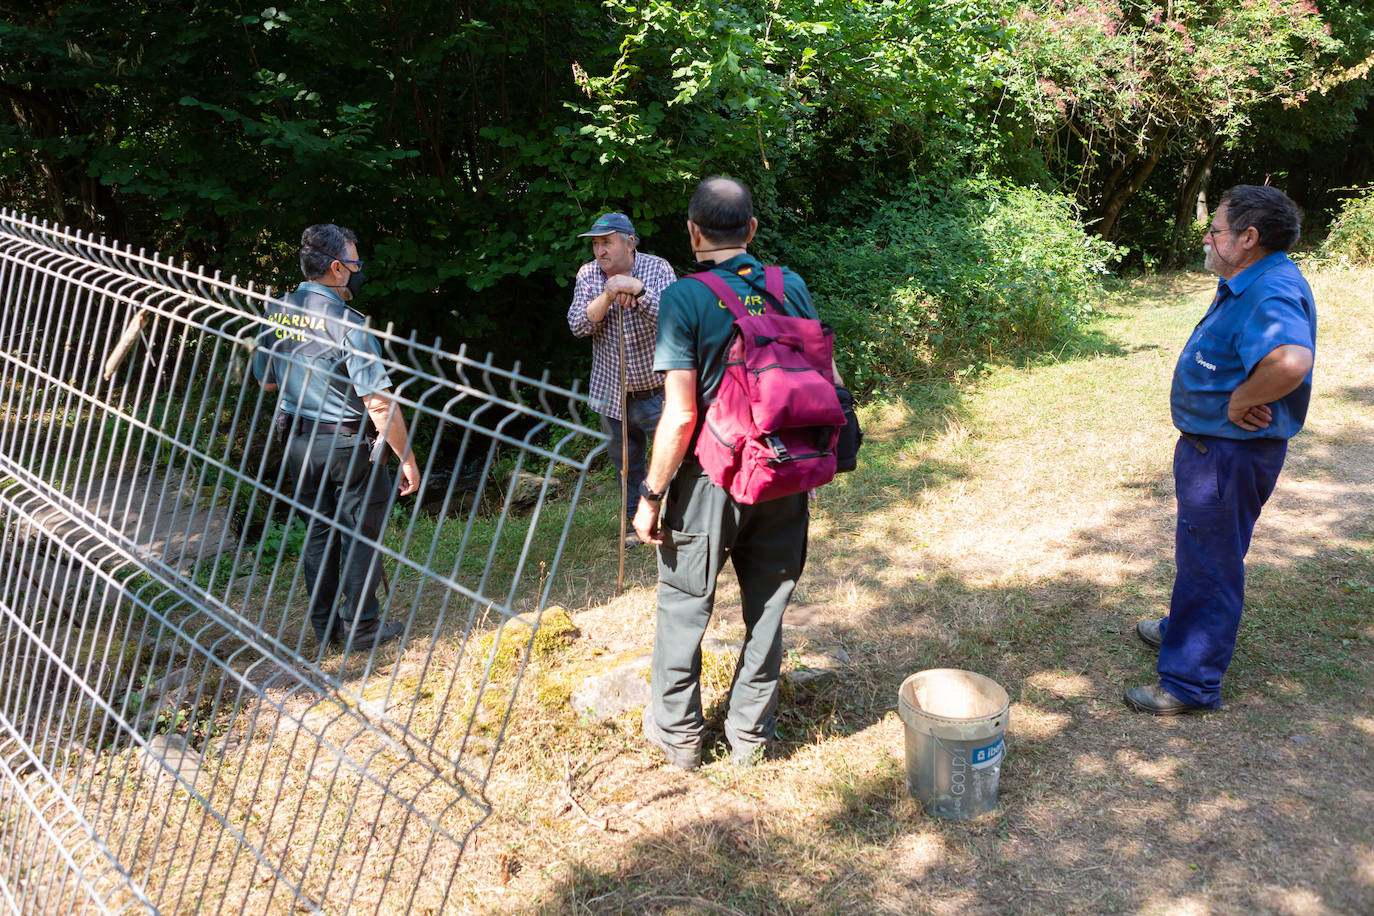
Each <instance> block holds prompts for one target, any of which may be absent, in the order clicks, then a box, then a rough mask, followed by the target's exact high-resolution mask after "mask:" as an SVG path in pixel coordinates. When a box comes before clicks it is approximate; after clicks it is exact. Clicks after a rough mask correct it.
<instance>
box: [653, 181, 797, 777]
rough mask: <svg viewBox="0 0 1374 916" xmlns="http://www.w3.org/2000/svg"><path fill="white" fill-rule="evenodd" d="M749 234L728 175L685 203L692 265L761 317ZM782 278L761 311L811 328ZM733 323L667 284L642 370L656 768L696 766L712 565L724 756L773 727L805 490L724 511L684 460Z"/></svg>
mask: <svg viewBox="0 0 1374 916" xmlns="http://www.w3.org/2000/svg"><path fill="white" fill-rule="evenodd" d="M758 225H759V222H758V220H757V219H755V218H754V206H753V200H752V197H751V196H750V193H749V189H748V188H747V187H746V186H745V185H744V184H742V183H741V182H738V181H734V180H732V179H729V178H721V177H714V178H707V179H706V180H705V181H703V182H702V183H701V185H700V187H698V188H697V191H696V193H695V194H694V195H693V196H692V200H691V203H690V204H689V205H688V209H687V233H688V237H689V239H690V241H691V245H692V253H693V257H695V258H696V259H697V260H698V262H699V263H703V262H704V263H705V264H708V265H711V266H713V268H714V271H715V273H716V274H717V275H719V276H720V277H721V278H722V279H723V280H724V281H725V282H726V283H728V284H729V285H730V286H731V287H732V288H733V289H734V290H736V291H737V292H738V293H739V294H740V297H741V298H742V299H743V300H744V301H745V302H746V303H747V304H748V306H749V307H750V308H751V309H754V308H759V309H761V308H762V301H763V300H762V299H761V296H762V295H763V294H764V286H763V265H762V264H761V263H760V262H759V261H758V259H756V258H755V257H754V256H753V255H751V254H749V252H748V246H749V242H750V241H751V240H752V239H753V237H754V233H755V232H756V231H757V230H758ZM783 280H784V285H783V302H781V303H776V304H773V307H774V308H776V309H778V310H779V311H782V312H783V313H784V314H788V315H793V316H797V317H805V318H816V317H818V316H817V314H816V306H815V305H814V304H813V303H812V301H811V295H810V293H809V292H807V289H806V284H805V283H803V282H802V279H801V277H799V276H797V275H796V274H795V273H793V272H792V271H790V270H787V269H786V268H784V269H783ZM756 303H757V304H756ZM734 320H735V319H734V316H733V315H732V314H731V312H730V311H729V310H728V309H726V308H725V306H723V305H722V304H721V302H720V300H719V299H718V298H716V294H715V293H713V292H711V290H710V288H709V287H707V286H706V285H705V284H704V283H701V282H700V281H698V280H691V279H684V280H679V281H678V282H676V283H674V284H673V285H672V286H670V287H668V289H667V290H666V291H665V292H664V293H663V302H662V305H661V306H660V308H659V315H658V347H657V349H656V351H655V356H654V368H656V369H661V370H663V371H664V382H665V385H664V394H665V401H664V407H663V419H662V420H661V421H660V422H659V425H658V431H657V433H656V434H655V436H654V448H653V455H652V457H651V458H650V461H649V470H648V473H647V474H646V475H645V478H644V485H643V486H642V487H641V489H640V493H639V496H640V499H639V507H638V511H637V512H636V514H635V530H636V531H637V532H638V533H639V536H640V537H641V538H643V539H644V540H645V541H647V542H649V543H651V544H657V545H659V556H658V619H657V623H656V625H655V629H654V651H653V661H652V665H651V669H650V677H649V680H650V686H651V691H652V695H653V702H652V703H651V704H650V705H649V707H648V708H646V709H645V710H644V717H643V729H644V736H645V738H646V739H647V740H648V741H649V743H650V744H652V745H654V746H655V747H657V748H658V749H659V750H661V751H663V753H664V754H665V755H666V756H667V760H668V763H670V764H672V765H673V766H676V767H680V768H682V769H688V770H690V769H694V768H695V767H697V766H698V765H699V764H700V763H701V753H702V743H703V732H704V730H705V721H704V717H703V714H702V708H701V640H702V637H703V636H704V635H705V634H706V627H707V624H709V623H710V620H711V611H712V608H713V607H714V605H715V596H716V579H717V577H718V576H719V575H720V571H721V568H722V567H723V566H724V565H725V561H726V560H727V559H729V560H730V562H731V563H732V564H733V565H734V567H735V574H736V575H737V576H738V578H739V584H740V603H741V605H742V607H741V610H742V612H743V615H744V625H745V637H744V647H743V649H741V650H740V657H739V662H738V663H737V665H736V667H735V676H734V680H733V681H732V682H731V685H730V698H729V704H728V711H727V713H726V717H725V738H726V741H728V742H729V744H730V756H731V759H732V760H733V761H734V762H735V763H736V764H738V765H742V766H748V765H751V764H753V763H755V762H757V761H758V760H760V759H761V758H762V757H763V754H764V751H765V749H766V746H767V743H768V742H769V741H770V740H771V739H772V737H773V733H774V730H775V728H776V715H775V713H776V710H777V705H778V674H779V671H780V670H781V667H782V616H783V611H784V610H786V608H787V602H788V601H789V600H790V599H791V597H792V590H793V589H794V588H795V587H796V585H797V579H798V578H800V576H801V572H802V566H803V565H804V563H805V561H806V535H807V525H808V522H809V510H808V508H807V502H806V500H807V495H806V494H805V493H797V494H794V495H792V496H784V497H782V498H780V499H771V500H768V501H766V502H761V503H755V504H753V505H745V504H743V503H739V502H736V501H735V500H734V499H733V498H732V497H731V496H730V494H729V493H728V492H726V491H725V490H724V489H722V488H721V487H718V486H716V485H715V484H713V483H711V479H710V478H709V477H707V476H706V472H705V471H703V470H702V468H701V464H700V463H698V461H697V459H696V455H695V454H694V451H693V449H694V445H695V443H696V437H697V436H698V434H700V433H701V422H700V421H701V418H702V417H704V416H705V413H706V407H707V405H708V404H710V403H711V401H712V400H714V399H715V396H716V391H717V389H718V388H719V387H720V383H721V379H722V378H723V377H724V375H725V358H726V352H727V349H728V347H729V343H730V337H731V334H732V331H733V329H734Z"/></svg>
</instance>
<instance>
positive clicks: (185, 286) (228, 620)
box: [0, 212, 604, 914]
mask: <svg viewBox="0 0 1374 916" xmlns="http://www.w3.org/2000/svg"><path fill="white" fill-rule="evenodd" d="M276 306H277V302H276V300H275V299H274V298H273V297H272V296H271V295H270V293H269V292H268V291H255V290H254V289H253V287H252V286H251V285H248V286H241V285H239V284H237V283H236V282H234V281H232V280H231V281H224V280H221V279H220V278H219V277H218V275H215V276H207V275H205V274H204V273H203V272H202V271H199V270H193V269H191V268H189V267H187V266H186V265H181V266H177V265H174V264H170V263H167V262H165V261H163V260H161V259H159V258H157V257H155V256H154V257H148V256H144V255H143V254H142V253H141V252H135V251H132V250H129V249H124V248H120V247H119V246H116V245H112V244H106V243H105V242H104V241H103V240H100V241H97V240H94V239H91V238H88V237H82V236H80V235H79V234H75V233H71V232H68V231H66V230H64V229H61V228H59V227H54V226H49V225H48V224H46V223H45V224H36V223H34V222H32V221H29V220H26V219H24V218H22V217H20V216H16V215H14V214H11V213H8V212H0V544H3V563H0V909H7V910H9V911H11V912H16V913H24V914H37V913H67V912H81V913H84V912H95V913H99V912H144V911H147V912H162V913H181V912H186V913H189V912H200V913H268V912H327V913H343V912H359V913H388V914H390V913H405V912H441V911H442V910H443V909H444V907H445V905H446V902H448V901H447V897H448V892H449V887H450V885H451V881H452V877H453V875H454V871H455V869H456V867H457V865H458V859H459V856H460V855H461V853H462V850H463V846H464V844H465V842H466V841H467V839H468V837H469V836H470V834H471V831H472V830H473V829H474V828H475V827H476V825H477V824H479V823H480V822H481V820H482V819H483V818H484V817H485V816H486V815H487V814H488V808H487V806H486V804H485V802H484V801H483V790H484V787H485V785H486V782H487V780H488V778H489V776H490V774H491V771H492V766H493V761H494V758H495V755H496V751H497V748H498V746H499V745H500V742H501V738H502V735H503V733H504V730H505V727H506V722H507V719H508V717H509V714H510V708H511V704H512V702H513V700H514V696H515V691H516V690H517V689H518V686H519V680H520V672H521V670H522V668H521V665H522V662H521V661H520V660H521V659H522V658H526V657H528V648H529V644H530V642H531V640H532V638H533V635H534V630H535V628H536V627H537V625H538V620H539V615H540V613H541V612H542V610H543V608H544V606H545V605H546V603H547V602H548V600H549V590H550V588H551V587H552V582H553V577H554V573H555V571H556V569H557V567H558V563H559V558H560V556H561V555H562V553H563V549H564V546H565V544H566V543H567V540H568V538H569V534H570V532H571V531H572V530H573V529H572V521H573V512H574V508H575V506H576V504H577V500H578V496H579V495H580V493H581V491H582V487H583V484H584V481H585V479H586V473H587V468H588V464H589V462H590V461H592V460H593V459H594V458H595V457H597V456H598V455H599V454H600V453H601V452H602V451H603V450H604V436H603V435H602V434H601V433H600V432H599V431H596V430H594V429H592V428H590V427H589V426H587V425H586V424H585V420H586V419H588V418H591V416H592V415H591V414H590V412H589V411H588V409H587V404H586V400H585V398H584V397H583V396H582V395H580V394H579V393H577V391H576V390H575V389H571V390H569V389H563V388H560V387H559V386H556V385H554V384H551V383H550V382H549V380H548V379H547V378H542V379H535V378H529V377H525V376H523V375H521V374H520V373H519V371H518V366H517V367H516V369H515V370H505V369H502V368H499V367H497V366H494V365H492V364H491V361H490V359H487V360H486V361H477V360H474V359H471V358H469V357H468V356H467V355H466V354H465V353H464V352H463V351H461V350H460V351H459V352H457V353H450V352H445V351H443V350H441V349H440V348H439V347H438V345H437V343H436V344H435V345H433V346H429V345H424V344H421V343H419V342H417V341H416V340H415V339H414V338H413V337H412V338H410V339H401V338H398V337H396V336H395V335H394V334H392V333H391V332H389V331H383V330H375V329H374V330H373V331H372V333H373V334H374V335H375V337H376V339H377V340H378V341H379V342H380V344H381V349H382V353H383V355H382V357H381V358H380V360H379V362H380V364H381V365H382V366H383V368H384V369H385V371H386V373H387V375H388V376H389V378H390V381H391V387H390V393H389V395H388V397H389V399H390V404H391V409H392V410H395V409H399V410H400V411H401V415H402V416H403V417H404V418H405V419H406V421H407V424H408V429H409V435H410V437H411V441H412V442H413V444H414V446H415V450H416V453H417V455H418V458H419V463H420V467H421V469H422V471H423V481H424V482H423V485H422V487H421V489H420V491H419V493H418V494H417V495H415V496H413V497H405V498H398V497H397V496H396V488H395V486H394V485H393V484H392V483H391V481H390V478H389V477H387V476H385V475H387V474H388V473H389V472H388V468H387V463H386V458H387V457H388V453H387V452H386V451H385V450H382V449H378V450H375V451H369V452H368V453H367V457H368V458H369V459H370V460H369V461H368V462H367V463H366V466H365V470H364V474H365V476H366V477H367V478H368V479H369V480H370V481H371V484H372V485H376V486H379V487H382V488H383V489H380V490H378V491H377V492H380V493H382V494H384V495H383V499H384V505H383V506H382V508H383V509H384V511H385V519H386V523H385V525H384V527H383V528H382V530H381V531H380V533H375V534H373V533H369V531H368V530H366V528H365V527H364V528H363V529H359V528H357V527H354V526H349V525H345V524H342V523H341V522H340V521H339V515H338V513H337V512H336V509H335V506H334V504H333V502H332V501H331V500H330V499H329V498H327V496H325V495H322V494H324V493H325V490H324V489H316V490H311V489H310V488H309V487H308V486H305V485H302V484H301V483H300V480H301V478H300V475H299V474H298V473H296V468H295V467H294V465H293V464H292V462H291V461H290V460H289V459H288V449H287V448H286V447H285V445H284V441H285V440H284V436H283V433H282V431H281V430H279V429H278V427H277V426H276V425H275V424H274V417H275V416H276V415H277V414H278V412H279V405H278V400H277V399H278V396H279V395H278V393H277V392H274V391H270V390H267V389H264V388H263V387H262V386H260V385H259V384H258V383H257V381H256V380H255V377H254V373H253V372H252V369H251V366H252V361H253V358H254V353H255V349H256V348H257V347H258V345H259V341H260V340H262V341H267V342H270V341H271V340H272V337H273V335H280V334H282V333H295V332H294V331H293V330H292V329H290V328H285V329H284V328H283V326H282V325H281V324H280V323H275V324H274V323H273V322H272V321H269V320H267V316H268V315H269V313H271V312H272V310H273V309H274V308H275V307H276ZM264 335H266V336H264ZM352 355H355V356H356V355H359V354H358V353H357V352H354V353H353V354H352ZM297 368H301V369H302V371H304V367H297ZM364 425H366V424H364ZM294 434H295V435H309V436H310V437H311V446H312V447H315V446H321V447H324V448H326V449H328V448H329V447H330V446H335V447H338V448H343V447H344V444H343V443H342V442H339V441H337V440H338V439H339V437H340V436H347V435H350V432H349V431H348V430H339V429H332V430H327V429H325V427H323V426H321V427H319V428H317V429H312V430H309V431H302V430H299V429H297V430H296V431H295V433H294ZM357 435H361V433H357ZM391 469H392V470H393V471H394V469H395V458H394V457H392V458H391ZM312 543H313V544H316V545H320V544H323V545H324V546H325V549H326V550H331V549H332V550H340V551H342V556H343V557H344V559H343V560H342V561H341V562H343V563H344V564H347V563H348V562H349V561H350V559H354V560H356V559H357V558H358V557H365V558H366V565H367V567H368V573H369V574H374V573H376V572H380V576H379V578H380V582H379V585H380V588H379V589H378V590H377V591H376V592H374V594H377V595H378V600H379V606H378V612H379V615H380V621H381V623H382V624H383V625H385V624H389V623H399V624H401V625H402V626H403V627H404V632H403V635H402V636H401V637H400V638H399V639H397V640H395V641H392V642H388V643H385V644H382V645H377V646H373V647H371V648H369V649H367V650H366V651H358V650H356V649H355V650H354V651H349V652H345V651H344V647H343V646H341V645H340V644H339V642H338V641H336V640H345V641H346V640H348V639H350V638H351V637H350V635H349V633H348V632H342V633H340V632H336V631H334V630H330V631H328V632H327V633H326V634H325V636H326V639H325V640H321V639H320V638H319V636H318V634H317V633H316V632H315V630H314V628H313V627H312V626H311V624H310V620H309V606H310V602H311V595H310V594H309V593H308V589H307V587H306V579H307V575H306V573H305V571H304V569H303V563H302V556H303V551H306V550H309V549H311V544H312ZM320 594H321V593H320V592H319V591H318V590H317V592H316V597H317V598H318V597H319V595H320ZM331 597H332V596H331ZM332 610H333V608H330V607H329V606H327V605H325V606H324V612H325V614H326V615H327V614H329V613H330V612H331V611H332ZM353 635H354V636H356V635H357V632H356V631H354V633H353ZM358 642H360V643H361V642H364V640H358Z"/></svg>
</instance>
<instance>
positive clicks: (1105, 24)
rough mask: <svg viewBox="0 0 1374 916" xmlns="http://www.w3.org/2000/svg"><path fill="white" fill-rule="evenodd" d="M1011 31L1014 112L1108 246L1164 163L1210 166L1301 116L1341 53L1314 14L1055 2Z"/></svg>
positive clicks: (1026, 13) (1266, 5) (1300, 2)
mask: <svg viewBox="0 0 1374 916" xmlns="http://www.w3.org/2000/svg"><path fill="white" fill-rule="evenodd" d="M1012 26H1013V29H1014V32H1015V35H1016V39H1015V41H1016V44H1017V45H1018V53H1017V54H1015V55H1014V56H1013V57H1012V58H1011V65H1010V66H1009V69H1008V75H1007V86H1008V97H1009V100H1011V101H1012V102H1013V104H1014V105H1015V109H1016V112H1017V114H1018V116H1019V117H1020V118H1023V119H1026V120H1028V121H1029V123H1030V124H1032V125H1033V127H1034V131H1035V134H1036V136H1037V145H1038V146H1039V147H1040V148H1041V149H1042V150H1043V151H1044V153H1045V156H1046V160H1047V162H1048V163H1049V164H1050V166H1051V168H1052V169H1053V170H1054V172H1055V173H1056V175H1057V176H1058V177H1059V179H1060V181H1061V182H1062V183H1063V186H1064V187H1066V188H1072V189H1073V192H1074V194H1075V195H1076V197H1077V199H1078V200H1079V202H1080V203H1081V204H1083V205H1084V206H1085V208H1086V210H1087V212H1088V213H1089V215H1090V218H1091V219H1092V220H1093V221H1094V222H1096V223H1097V225H1095V227H1094V231H1097V232H1100V233H1101V234H1103V235H1104V236H1107V237H1112V235H1113V230H1114V229H1115V225H1116V220H1117V218H1118V216H1119V215H1120V213H1121V210H1122V208H1123V207H1124V206H1125V203H1126V201H1127V200H1129V199H1130V197H1131V196H1132V195H1133V194H1134V193H1135V192H1136V191H1137V190H1139V189H1140V187H1141V186H1142V185H1143V184H1144V182H1145V181H1146V179H1147V178H1148V177H1149V176H1150V174H1151V172H1152V171H1153V170H1154V168H1155V167H1156V166H1157V165H1158V164H1159V162H1160V160H1161V158H1162V157H1163V156H1165V155H1166V154H1168V153H1171V152H1172V153H1178V154H1180V155H1181V157H1182V159H1183V161H1184V162H1190V161H1195V160H1198V159H1202V158H1204V157H1205V156H1206V155H1207V152H1206V151H1207V150H1208V148H1209V147H1210V146H1211V144H1212V143H1213V142H1214V141H1216V142H1221V143H1234V141H1235V140H1236V139H1237V138H1238V137H1239V136H1240V135H1241V133H1242V131H1243V130H1244V129H1245V128H1246V127H1247V126H1248V125H1249V124H1250V121H1251V117H1252V115H1253V114H1254V113H1255V111H1256V110H1257V109H1259V107H1260V106H1262V105H1264V104H1265V103H1270V102H1278V103H1282V104H1287V105H1297V104H1300V103H1301V102H1302V101H1304V100H1305V98H1306V94H1307V92H1308V91H1309V87H1310V86H1311V85H1312V83H1313V80H1314V78H1315V77H1316V76H1317V75H1318V73H1319V72H1320V62H1321V61H1322V60H1323V58H1324V57H1327V58H1329V57H1331V56H1333V55H1336V54H1338V53H1339V52H1340V51H1341V50H1342V46H1341V44H1340V42H1339V41H1337V40H1336V39H1334V38H1332V37H1331V36H1330V35H1329V34H1328V31H1329V30H1328V28H1327V27H1326V23H1325V22H1324V21H1323V19H1322V17H1321V15H1320V14H1319V13H1318V11H1317V8H1316V7H1315V6H1313V5H1312V4H1311V3H1309V2H1306V0H1269V2H1256V0H1175V2H1172V3H1169V4H1166V5H1163V6H1160V5H1157V4H1155V3H1154V2H1152V0H1067V2H1066V0H1056V2H1052V3H1043V4H1042V3H1035V4H1026V5H1025V6H1023V7H1022V8H1021V9H1019V10H1018V11H1017V13H1016V15H1015V16H1014V18H1013V23H1012ZM1212 155H1215V150H1213V151H1212ZM1185 173H1186V170H1185ZM1178 177H1179V181H1178V184H1179V185H1181V184H1182V177H1183V176H1178ZM1173 190H1174V191H1175V192H1177V191H1178V190H1181V187H1175V188H1174V189H1173ZM1171 203H1172V202H1171ZM1182 203H1183V204H1187V203H1189V202H1188V201H1183V202H1182Z"/></svg>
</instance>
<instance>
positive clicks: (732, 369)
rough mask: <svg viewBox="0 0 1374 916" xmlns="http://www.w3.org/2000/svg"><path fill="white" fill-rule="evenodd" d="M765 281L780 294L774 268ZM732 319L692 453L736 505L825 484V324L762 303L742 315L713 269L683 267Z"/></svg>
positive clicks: (831, 396)
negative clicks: (720, 372)
mask: <svg viewBox="0 0 1374 916" xmlns="http://www.w3.org/2000/svg"><path fill="white" fill-rule="evenodd" d="M763 276H764V288H765V289H766V290H767V292H768V293H769V295H770V296H772V298H773V300H774V301H775V302H777V303H779V304H780V303H781V302H782V301H783V280H782V270H780V269H779V268H777V267H765V268H764V269H763ZM690 279H692V280H699V281H700V282H702V283H705V284H706V286H707V287H709V288H710V290H711V292H713V293H715V294H716V295H717V296H719V297H720V301H721V303H722V304H724V305H725V307H726V308H728V309H730V311H731V313H733V314H734V316H735V330H734V334H733V336H732V337H731V338H730V346H729V349H728V351H727V355H726V358H725V377H724V378H723V379H722V380H721V383H720V389H719V390H718V391H717V392H716V398H715V400H714V401H712V402H711V404H710V406H709V407H707V409H706V417H705V419H704V422H703V424H702V427H701V432H700V434H699V435H698V436H697V445H696V456H697V459H698V460H699V461H700V462H701V467H702V469H703V470H705V471H706V473H707V475H708V476H709V477H710V478H711V482H712V483H714V484H715V485H716V486H719V487H723V488H724V489H725V490H727V491H728V492H729V493H730V495H731V496H733V497H734V498H735V500H736V501H738V502H741V503H750V504H752V503H760V502H764V501H766V500H770V499H778V498H779V497H783V496H790V495H792V494H793V493H801V492H803V491H805V490H809V489H811V488H812V487H818V486H820V485H821V484H824V483H829V482H830V480H831V479H832V478H833V477H834V476H835V443H836V441H837V440H838V438H839V435H840V429H841V428H842V427H843V426H844V425H845V416H844V410H843V409H842V408H841V407H840V399H839V396H838V395H836V393H835V376H834V372H833V365H834V363H833V362H832V356H833V354H834V338H833V336H832V333H831V330H830V328H829V327H827V326H825V325H823V324H821V323H820V322H819V321H817V320H815V319H814V318H794V317H792V316H790V315H783V314H780V313H778V312H776V311H774V310H772V309H771V308H770V307H769V306H768V305H767V304H766V303H765V305H764V312H763V314H761V315H751V314H749V310H748V309H747V308H746V307H745V305H744V303H743V302H742V301H741V300H740V297H739V294H738V293H736V292H735V291H734V290H733V289H731V288H730V285H729V284H727V283H726V282H725V280H724V279H722V278H721V277H720V276H719V275H717V274H715V273H712V272H706V273H698V274H691V275H690Z"/></svg>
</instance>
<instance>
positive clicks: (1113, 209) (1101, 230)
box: [1093, 130, 1168, 239]
mask: <svg viewBox="0 0 1374 916" xmlns="http://www.w3.org/2000/svg"><path fill="white" fill-rule="evenodd" d="M1167 139H1168V133H1167V132H1165V131H1163V130H1159V131H1156V132H1155V133H1153V134H1151V135H1150V140H1149V146H1148V147H1147V148H1146V151H1145V153H1146V155H1145V158H1144V159H1141V160H1139V162H1135V158H1134V157H1132V160H1130V162H1131V164H1132V165H1133V166H1134V167H1133V168H1132V169H1131V170H1130V171H1129V173H1127V171H1126V169H1125V168H1118V169H1115V170H1113V173H1112V175H1113V178H1115V179H1116V180H1115V181H1112V182H1110V183H1109V184H1108V186H1107V187H1106V188H1104V189H1103V197H1102V209H1101V211H1100V213H1099V215H1098V219H1097V222H1096V224H1094V226H1093V231H1094V232H1096V233H1097V234H1098V235H1099V236H1101V237H1102V238H1104V239H1109V238H1111V237H1112V232H1113V230H1115V229H1116V220H1117V217H1119V216H1120V215H1121V208H1122V207H1124V206H1125V205H1126V201H1127V200H1129V199H1130V197H1131V195H1132V194H1134V193H1135V192H1136V191H1139V190H1140V186H1141V185H1143V184H1144V183H1145V179H1147V178H1149V177H1150V173H1151V172H1153V171H1154V170H1155V166H1156V165H1158V164H1159V158H1160V157H1161V156H1163V155H1164V146H1165V141H1166V140H1167ZM1122 176H1125V178H1124V180H1122Z"/></svg>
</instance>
